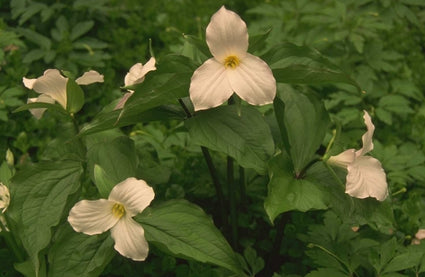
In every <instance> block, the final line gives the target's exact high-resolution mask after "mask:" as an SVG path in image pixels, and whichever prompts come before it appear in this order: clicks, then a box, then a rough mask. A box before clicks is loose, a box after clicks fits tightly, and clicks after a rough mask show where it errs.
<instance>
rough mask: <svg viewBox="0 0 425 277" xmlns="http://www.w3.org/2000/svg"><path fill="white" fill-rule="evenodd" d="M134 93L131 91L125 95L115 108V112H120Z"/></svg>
mask: <svg viewBox="0 0 425 277" xmlns="http://www.w3.org/2000/svg"><path fill="white" fill-rule="evenodd" d="M133 92H134V91H131V90H129V92H127V93H126V94H124V95H123V97H122V98H121V99H120V101H119V102H118V104H117V105H116V106H115V108H114V110H119V109H122V108H124V105H125V103H126V102H127V100H128V98H130V96H132V95H133Z"/></svg>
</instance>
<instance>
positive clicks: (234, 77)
mask: <svg viewBox="0 0 425 277" xmlns="http://www.w3.org/2000/svg"><path fill="white" fill-rule="evenodd" d="M226 73H227V74H228V76H229V83H230V86H231V87H232V89H233V91H234V92H235V93H236V94H237V95H239V97H240V98H242V99H243V100H245V101H246V102H248V103H249V104H252V105H265V104H270V103H272V102H273V99H274V97H275V96H276V80H275V78H274V77H273V73H272V71H271V69H270V67H269V66H268V65H267V64H266V63H265V62H264V61H263V60H262V59H260V58H258V57H256V56H254V55H251V54H248V53H247V55H246V56H245V58H244V59H243V60H241V63H240V64H239V66H237V67H236V68H235V69H231V68H229V69H227V71H226Z"/></svg>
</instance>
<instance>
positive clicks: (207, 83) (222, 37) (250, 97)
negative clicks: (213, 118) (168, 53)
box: [189, 6, 276, 111]
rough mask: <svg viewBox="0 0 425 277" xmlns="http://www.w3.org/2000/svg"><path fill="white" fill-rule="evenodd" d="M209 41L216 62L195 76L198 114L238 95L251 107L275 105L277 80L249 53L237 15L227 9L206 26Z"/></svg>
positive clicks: (193, 84)
mask: <svg viewBox="0 0 425 277" xmlns="http://www.w3.org/2000/svg"><path fill="white" fill-rule="evenodd" d="M206 40H207V44H208V47H209V49H210V52H211V54H212V55H213V58H211V59H209V60H207V61H206V62H204V64H202V65H201V66H200V67H199V68H198V69H196V71H195V72H194V73H193V76H192V79H191V82H190V89H189V92H190V99H191V100H192V103H193V105H194V108H195V111H196V110H204V109H209V108H213V107H217V106H219V105H221V104H222V103H224V102H225V101H226V100H227V99H229V98H230V96H232V94H233V93H236V94H237V95H238V96H239V97H240V98H242V99H243V100H245V101H246V102H248V103H249V104H252V105H265V104H269V103H272V102H273V99H274V97H275V95H276V80H275V78H274V77H273V73H272V71H271V69H270V67H269V66H268V65H267V64H266V63H265V62H264V61H263V60H262V59H260V58H258V57H256V56H254V55H251V54H249V53H248V52H247V50H248V30H247V27H246V24H245V22H244V21H243V20H242V19H241V18H240V17H239V15H237V14H236V13H234V12H232V11H229V10H227V9H226V8H225V7H224V6H222V7H221V8H220V10H218V11H217V12H216V13H215V14H214V15H213V16H212V17H211V21H210V23H209V24H208V26H207V30H206Z"/></svg>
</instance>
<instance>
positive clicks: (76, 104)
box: [66, 78, 84, 113]
mask: <svg viewBox="0 0 425 277" xmlns="http://www.w3.org/2000/svg"><path fill="white" fill-rule="evenodd" d="M83 105H84V92H83V90H82V89H81V87H80V86H79V85H78V84H77V83H76V82H75V81H74V80H73V79H71V78H69V79H68V82H67V83H66V110H67V111H69V112H70V113H76V112H78V111H79V110H81V108H82V107H83Z"/></svg>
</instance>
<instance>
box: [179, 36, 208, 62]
mask: <svg viewBox="0 0 425 277" xmlns="http://www.w3.org/2000/svg"><path fill="white" fill-rule="evenodd" d="M183 37H184V39H185V40H186V41H187V42H188V43H190V44H191V45H193V46H194V47H195V48H197V49H198V50H199V51H200V52H201V53H202V54H203V55H204V56H205V57H211V56H212V55H211V52H210V49H208V45H207V43H206V41H205V40H204V39H200V38H198V37H195V36H191V35H183Z"/></svg>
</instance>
